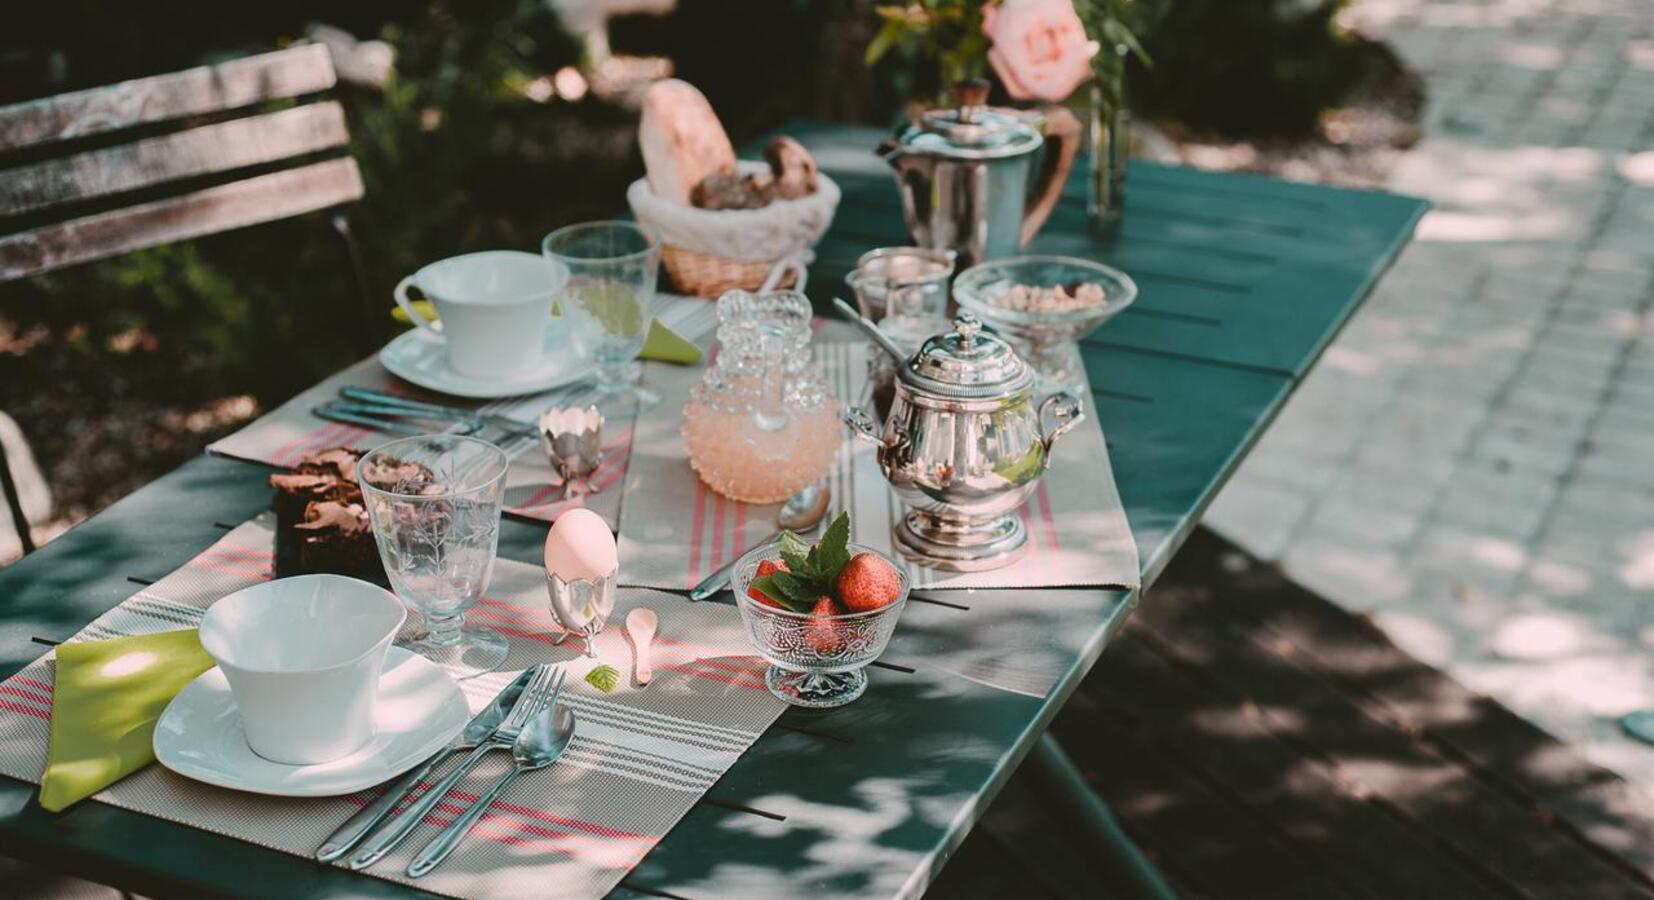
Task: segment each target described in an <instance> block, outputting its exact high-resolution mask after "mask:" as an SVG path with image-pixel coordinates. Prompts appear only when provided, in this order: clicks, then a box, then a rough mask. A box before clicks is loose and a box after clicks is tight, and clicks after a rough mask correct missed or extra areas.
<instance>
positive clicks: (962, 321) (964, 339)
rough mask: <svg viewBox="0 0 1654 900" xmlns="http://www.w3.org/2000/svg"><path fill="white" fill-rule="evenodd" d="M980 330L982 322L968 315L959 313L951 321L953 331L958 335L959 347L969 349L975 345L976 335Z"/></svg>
mask: <svg viewBox="0 0 1654 900" xmlns="http://www.w3.org/2000/svg"><path fill="white" fill-rule="evenodd" d="M981 330H982V320H981V319H978V318H977V317H976V316H973V315H971V314H970V313H961V314H960V315H959V317H958V318H956V319H954V320H953V331H954V333H955V334H957V335H959V346H961V347H970V346H974V345H975V344H976V335H977V333H978V332H980V331H981Z"/></svg>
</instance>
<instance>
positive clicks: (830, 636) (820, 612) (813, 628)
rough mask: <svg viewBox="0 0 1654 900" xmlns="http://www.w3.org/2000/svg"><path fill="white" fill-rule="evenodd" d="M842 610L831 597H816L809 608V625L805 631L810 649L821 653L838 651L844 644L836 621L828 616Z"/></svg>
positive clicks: (837, 613)
mask: <svg viewBox="0 0 1654 900" xmlns="http://www.w3.org/2000/svg"><path fill="white" fill-rule="evenodd" d="M842 612H843V610H840V609H839V608H838V604H837V603H834V602H833V598H832V597H818V598H816V605H815V606H814V607H813V608H812V609H811V610H810V625H809V628H808V629H807V630H806V631H805V640H806V641H808V642H809V644H810V649H811V650H814V651H815V652H817V653H821V654H833V653H837V652H838V651H839V649H840V648H841V647H842V646H843V644H844V635H842V634H840V633H839V627H838V623H836V622H834V621H833V620H832V619H831V618H829V617H830V616H836V615H839V614H840V613H842Z"/></svg>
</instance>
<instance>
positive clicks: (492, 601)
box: [473, 596, 539, 619]
mask: <svg viewBox="0 0 1654 900" xmlns="http://www.w3.org/2000/svg"><path fill="white" fill-rule="evenodd" d="M481 605H483V606H486V607H488V609H489V610H491V611H492V612H493V613H494V615H495V616H497V617H500V618H511V619H528V618H531V617H532V614H533V613H537V612H539V610H538V609H528V608H526V607H522V606H518V605H517V604H515V603H511V602H509V601H506V600H501V599H499V598H497V597H486V596H485V597H483V598H482V601H481ZM476 611H478V610H475V609H473V612H476Z"/></svg>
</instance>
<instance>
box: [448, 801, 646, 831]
mask: <svg viewBox="0 0 1654 900" xmlns="http://www.w3.org/2000/svg"><path fill="white" fill-rule="evenodd" d="M448 796H449V797H456V798H458V799H459V800H460V801H462V802H464V803H475V802H476V801H477V797H478V796H479V795H477V794H472V793H468V792H466V791H462V790H457V789H456V790H452V791H449V792H448ZM438 808H440V806H439V807H438ZM492 809H498V810H504V811H505V812H508V813H512V814H514V815H519V816H523V817H525V818H529V819H537V820H539V821H541V822H547V823H550V824H552V825H560V826H562V827H564V828H568V829H571V830H574V831H584V832H586V833H587V834H595V835H597V836H598V837H607V838H619V839H621V840H650V841H654V840H659V838H658V837H652V836H650V835H646V834H637V833H635V832H631V831H622V830H621V829H619V828H612V827H610V826H608V825H603V824H600V823H598V822H585V821H581V820H580V819H570V818H568V817H566V816H559V815H556V814H555V813H549V812H546V811H545V810H543V809H533V808H531V807H527V806H522V805H519V804H516V803H511V802H509V801H506V800H496V801H494V805H493V807H492ZM454 811H455V812H458V811H459V808H456V809H455V810H454Z"/></svg>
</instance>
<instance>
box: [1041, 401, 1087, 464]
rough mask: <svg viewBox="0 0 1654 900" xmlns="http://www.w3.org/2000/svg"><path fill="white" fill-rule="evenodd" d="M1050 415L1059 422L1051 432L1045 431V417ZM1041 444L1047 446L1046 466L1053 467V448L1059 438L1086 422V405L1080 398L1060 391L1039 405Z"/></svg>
mask: <svg viewBox="0 0 1654 900" xmlns="http://www.w3.org/2000/svg"><path fill="white" fill-rule="evenodd" d="M1047 413H1049V414H1050V415H1051V417H1052V418H1054V419H1056V420H1057V427H1055V428H1053V429H1051V430H1050V431H1046V430H1045V417H1046V414H1047ZM1039 420H1040V442H1041V443H1043V444H1045V464H1046V465H1047V466H1049V465H1051V448H1052V447H1054V446H1056V443H1057V438H1060V437H1062V436H1063V435H1065V434H1067V433H1068V430H1069V429H1070V428H1073V427H1074V426H1075V425H1078V424H1080V423H1081V422H1083V421H1085V404H1083V403H1081V402H1080V398H1079V397H1076V396H1074V395H1073V394H1070V393H1069V392H1067V391H1058V392H1057V393H1055V394H1052V395H1051V396H1049V397H1046V398H1045V400H1044V402H1042V403H1040V405H1039Z"/></svg>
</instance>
